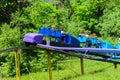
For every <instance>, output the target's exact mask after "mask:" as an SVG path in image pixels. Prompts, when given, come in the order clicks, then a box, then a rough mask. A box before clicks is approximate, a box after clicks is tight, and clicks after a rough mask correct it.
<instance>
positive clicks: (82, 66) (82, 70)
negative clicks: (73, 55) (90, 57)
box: [80, 58, 84, 75]
mask: <svg viewBox="0 0 120 80" xmlns="http://www.w3.org/2000/svg"><path fill="white" fill-rule="evenodd" d="M83 63H84V62H83V58H80V67H81V75H83V74H84V64H83Z"/></svg>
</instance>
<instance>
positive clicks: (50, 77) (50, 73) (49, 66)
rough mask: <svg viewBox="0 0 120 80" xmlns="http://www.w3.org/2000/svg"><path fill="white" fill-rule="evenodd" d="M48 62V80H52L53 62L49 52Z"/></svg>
mask: <svg viewBox="0 0 120 80" xmlns="http://www.w3.org/2000/svg"><path fill="white" fill-rule="evenodd" d="M47 62H48V80H52V71H51V60H50V53H48V51H47Z"/></svg>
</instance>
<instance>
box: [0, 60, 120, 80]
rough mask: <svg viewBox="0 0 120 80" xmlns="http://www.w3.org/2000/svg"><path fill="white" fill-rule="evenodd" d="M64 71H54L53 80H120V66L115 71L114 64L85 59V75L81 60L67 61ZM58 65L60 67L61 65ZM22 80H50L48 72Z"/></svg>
mask: <svg viewBox="0 0 120 80" xmlns="http://www.w3.org/2000/svg"><path fill="white" fill-rule="evenodd" d="M59 64H64V65H63V68H65V69H64V70H56V71H52V80H120V76H119V74H120V65H118V67H117V69H114V66H113V64H111V63H107V62H99V61H93V60H86V59H84V72H85V74H84V75H81V73H80V72H81V71H80V60H79V59H74V60H71V61H65V62H62V63H59ZM59 64H58V65H59ZM0 80H16V79H15V77H14V78H10V77H8V78H2V79H0ZM21 80H48V73H47V72H37V73H29V74H27V75H22V76H21Z"/></svg>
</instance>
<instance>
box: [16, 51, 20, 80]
mask: <svg viewBox="0 0 120 80" xmlns="http://www.w3.org/2000/svg"><path fill="white" fill-rule="evenodd" d="M15 66H16V80H20V62H19V53H18V49H15Z"/></svg>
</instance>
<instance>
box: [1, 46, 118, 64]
mask: <svg viewBox="0 0 120 80" xmlns="http://www.w3.org/2000/svg"><path fill="white" fill-rule="evenodd" d="M58 48H59V47H58ZM18 49H38V50H39V49H40V50H47V51H50V52H57V53H59V54H63V55H68V56H72V57H77V58H85V59H90V60H96V61H102V62H109V63H115V64H120V61H115V60H110V59H105V58H95V57H91V56H84V55H82V54H78V53H73V52H66V51H64V50H61V49H60V48H59V49H55V48H50V47H45V46H40V45H38V46H30V47H26V46H17V47H13V48H8V49H4V50H0V54H1V53H4V52H9V51H14V50H18Z"/></svg>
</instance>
